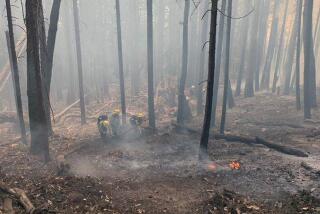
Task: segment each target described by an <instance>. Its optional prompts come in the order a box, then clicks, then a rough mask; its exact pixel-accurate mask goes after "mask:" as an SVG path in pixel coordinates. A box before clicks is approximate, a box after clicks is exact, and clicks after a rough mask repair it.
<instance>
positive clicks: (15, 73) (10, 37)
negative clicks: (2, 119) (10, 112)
mask: <svg viewBox="0 0 320 214" xmlns="http://www.w3.org/2000/svg"><path fill="white" fill-rule="evenodd" d="M6 8H7V19H8V29H9V32H6V36H7V42H8V53H9V58H10V62H12V63H10V64H11V71H12V80H13V85H14V92H15V93H14V94H15V101H16V107H17V109H16V110H17V115H18V118H19V125H20V134H21V140H22V143H24V144H27V137H26V128H25V124H24V118H23V107H22V101H21V90H20V79H19V69H18V60H17V53H16V49H15V42H14V34H13V25H12V14H11V4H10V0H6Z"/></svg>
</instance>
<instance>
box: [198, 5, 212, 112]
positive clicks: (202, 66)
mask: <svg viewBox="0 0 320 214" xmlns="http://www.w3.org/2000/svg"><path fill="white" fill-rule="evenodd" d="M208 7H209V0H205V1H204V3H203V10H202V11H203V13H205V12H206V11H207V9H208ZM208 23H209V19H208V18H206V17H203V22H202V27H201V28H202V31H201V41H202V43H203V44H206V42H207V39H208V31H209V25H208ZM205 57H206V51H205V50H204V49H203V50H202V51H201V52H200V63H199V76H198V82H199V84H198V85H197V114H198V115H200V114H202V112H203V107H202V103H203V96H202V84H200V83H201V82H202V81H203V78H204V73H205V62H206V59H205Z"/></svg>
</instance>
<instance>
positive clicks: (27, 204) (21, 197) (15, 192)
mask: <svg viewBox="0 0 320 214" xmlns="http://www.w3.org/2000/svg"><path fill="white" fill-rule="evenodd" d="M0 190H1V191H3V192H5V193H7V194H9V195H12V196H14V197H15V198H16V199H17V200H18V201H19V202H20V204H21V205H22V206H23V207H24V209H25V210H26V213H28V214H33V213H34V212H35V210H36V209H35V207H34V206H33V204H32V203H31V201H30V199H29V198H28V196H27V195H26V193H25V192H24V191H23V190H22V189H19V188H11V187H9V186H8V185H6V184H5V183H3V182H2V181H0Z"/></svg>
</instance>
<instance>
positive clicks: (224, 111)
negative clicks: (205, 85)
mask: <svg viewBox="0 0 320 214" xmlns="http://www.w3.org/2000/svg"><path fill="white" fill-rule="evenodd" d="M227 11H228V16H229V17H232V0H228V9H227ZM230 38H231V18H228V20H227V32H226V60H225V71H224V90H223V103H222V115H221V124H220V133H221V134H223V133H224V128H225V124H226V114H227V99H228V96H230V95H228V93H230V91H229V84H230V80H229V65H230Z"/></svg>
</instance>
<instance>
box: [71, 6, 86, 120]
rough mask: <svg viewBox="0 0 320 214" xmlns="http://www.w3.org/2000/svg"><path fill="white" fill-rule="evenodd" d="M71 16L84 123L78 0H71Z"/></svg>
mask: <svg viewBox="0 0 320 214" xmlns="http://www.w3.org/2000/svg"><path fill="white" fill-rule="evenodd" d="M73 18H74V26H75V38H76V51H77V64H78V78H79V95H80V111H81V124H82V125H84V124H85V123H86V108H85V101H84V90H83V73H82V53H81V40H80V26H79V8H78V0H73Z"/></svg>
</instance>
